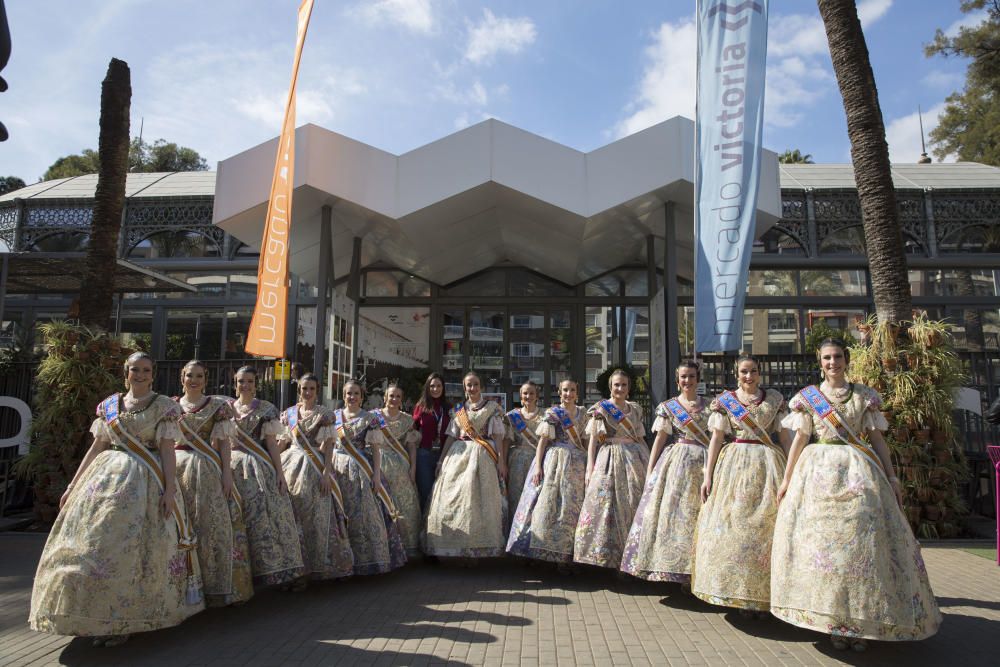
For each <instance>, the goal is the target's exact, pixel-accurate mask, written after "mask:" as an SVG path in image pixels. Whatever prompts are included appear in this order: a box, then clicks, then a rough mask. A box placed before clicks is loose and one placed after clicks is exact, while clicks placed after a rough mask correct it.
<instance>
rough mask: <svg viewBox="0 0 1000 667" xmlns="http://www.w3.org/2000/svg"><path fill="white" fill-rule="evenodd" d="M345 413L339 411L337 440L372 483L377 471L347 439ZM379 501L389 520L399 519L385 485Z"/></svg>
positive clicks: (381, 485) (381, 490)
mask: <svg viewBox="0 0 1000 667" xmlns="http://www.w3.org/2000/svg"><path fill="white" fill-rule="evenodd" d="M344 426H345V423H344V412H343V410H337V439H338V440H339V441H340V446H341V447H343V448H344V451H345V452H347V453H348V455H350V457H351V458H352V459H354V460H355V461H356V462H357V464H358V467H360V468H361V471H362V472H363V473H364V474H365V476H366V477H367V478H368V481H369V482H370V481H371V480H372V478H373V477H375V469H374V468H372V464H371V463H370V462H369V461H368V457H367V456H365V455H364V452H362V451H361V450H360V449H358V448H357V447H356V446H355V445H354V442H352V441H351V439H350V438H349V437H347V431H346V430H345V428H344ZM377 495H378V499H379V500H380V501H381V502H382V505H383V506H384V507H385V511H386V512H388V513H389V518H391V519H392V520H393V521H395V520H396V519H398V518H399V512H398V511H397V510H396V505H395V503H393V502H392V496H390V495H389V490H388V489H386V488H385V484H379V489H378V494H377Z"/></svg>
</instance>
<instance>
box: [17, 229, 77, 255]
mask: <svg viewBox="0 0 1000 667" xmlns="http://www.w3.org/2000/svg"><path fill="white" fill-rule="evenodd" d="M88 245H90V234H84V233H83V232H60V233H58V234H50V235H49V236H45V237H43V238H40V239H38V240H37V241H35V242H34V243H33V244H32V245H31V247H30V248H28V249H29V250H35V251H38V252H81V251H83V250H86V249H87V246H88Z"/></svg>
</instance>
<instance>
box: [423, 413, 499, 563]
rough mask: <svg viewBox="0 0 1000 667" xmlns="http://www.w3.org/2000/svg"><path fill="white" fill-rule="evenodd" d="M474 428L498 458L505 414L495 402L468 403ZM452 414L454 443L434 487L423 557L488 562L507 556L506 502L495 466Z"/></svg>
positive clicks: (492, 460) (445, 457)
mask: <svg viewBox="0 0 1000 667" xmlns="http://www.w3.org/2000/svg"><path fill="white" fill-rule="evenodd" d="M464 409H465V410H466V411H467V414H468V417H469V420H470V421H471V425H472V427H473V428H474V429H475V431H476V434H477V435H478V436H479V437H480V438H482V439H484V440H485V441H486V442H487V443H488V444H489V445H490V446H491V447H492V448H493V451H494V452H496V453H499V452H500V451H501V450H500V444H499V443H500V441H501V439H502V438H503V437H504V424H503V411H502V410H501V408H500V406H499V405H498V404H497V403H495V402H494V401H488V400H486V399H482V400H480V401H479V403H476V404H472V403H471V402H469V401H466V402H465V403H464ZM455 415H456V409H453V410H452V411H451V423H450V424H449V426H448V435H450V436H451V437H453V438H456V440H455V441H454V442H453V443H452V444H451V446H450V447H449V448H448V452H447V454H446V455H445V456H444V458H443V460H442V462H441V471H440V473H439V474H438V476H437V479H436V480H435V481H434V490H433V491H432V492H431V501H430V506H429V508H428V511H427V526H426V530H425V533H424V552H425V553H426V554H428V555H431V556H457V557H466V558H486V557H493V556H502V555H503V553H504V545H505V544H506V541H505V539H504V530H503V526H504V521H505V515H506V502H507V499H506V497H505V493H504V490H503V488H502V485H501V482H500V477H499V473H498V469H497V464H496V461H495V460H494V459H493V458H492V457H491V456H490V454H489V452H488V451H487V449H486V447H484V446H483V445H482V444H479V443H478V442H476V441H475V440H473V438H472V435H471V434H470V433H467V432H466V431H465V430H464V429H463V428H462V427H461V426H460V425H459V423H458V421H457V420H456V418H455Z"/></svg>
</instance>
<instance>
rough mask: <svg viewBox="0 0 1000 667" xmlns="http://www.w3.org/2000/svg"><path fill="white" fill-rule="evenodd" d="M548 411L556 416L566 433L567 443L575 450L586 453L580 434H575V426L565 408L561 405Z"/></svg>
mask: <svg viewBox="0 0 1000 667" xmlns="http://www.w3.org/2000/svg"><path fill="white" fill-rule="evenodd" d="M550 409H551V410H552V414H554V415H555V416H556V419H558V420H559V423H560V424H561V425H562V427H563V430H564V431H566V435H567V436H569V441H570V442H572V443H573V444H574V445H575V446H576V448H577V449H579V450H581V451H587V448H586V447H584V445H583V441H582V440H581V439H580V434H579V433H577V432H576V424H574V423H573V418H572V417H570V416H569V412H568V411H567V410H566V408H564V407H562V406H561V405H556V406H553V407H552V408H550Z"/></svg>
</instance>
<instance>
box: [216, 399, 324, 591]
mask: <svg viewBox="0 0 1000 667" xmlns="http://www.w3.org/2000/svg"><path fill="white" fill-rule="evenodd" d="M229 405H230V409H231V410H232V413H233V422H234V424H235V426H236V428H237V429H238V431H237V432H236V436H237V437H234V439H233V453H232V459H231V463H232V468H233V484H234V485H235V486H236V488H237V489H238V490H239V492H240V496H241V497H242V501H243V517H244V520H245V523H246V528H247V539H248V541H249V545H250V566H251V570H252V571H253V577H254V582H255V583H256V584H258V585H263V586H270V585H280V584H287V583H290V582H292V581H294V580H295V579H298V578H299V577H301V576H302V575H303V573H304V572H305V567H304V564H303V562H302V543H301V538H300V536H299V526H298V524H297V523H296V522H295V512H294V510H293V509H292V500H291V498H290V497H289V496H288V494H283V493H281V492H279V491H278V475H280V474H281V470H275V469H274V464H273V463H272V462H271V458H270V456H267V453H268V452H267V442H266V438H267V437H268V436H274V437H277V436H278V434H279V433H280V431H281V421H280V420H279V415H278V410H277V408H275V407H274V405H272V404H271V403H268V402H267V401H262V400H259V399H254V400H253V401H252V402H251V403H250V404H249V405H246V406H244V405H242V404H240V403H239V402H237V401H235V400H234V401H230V403H229ZM248 439H249V440H251V441H252V443H248V442H247V440H248ZM252 444H256V445H257V448H256V449H254V448H253V447H252Z"/></svg>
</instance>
